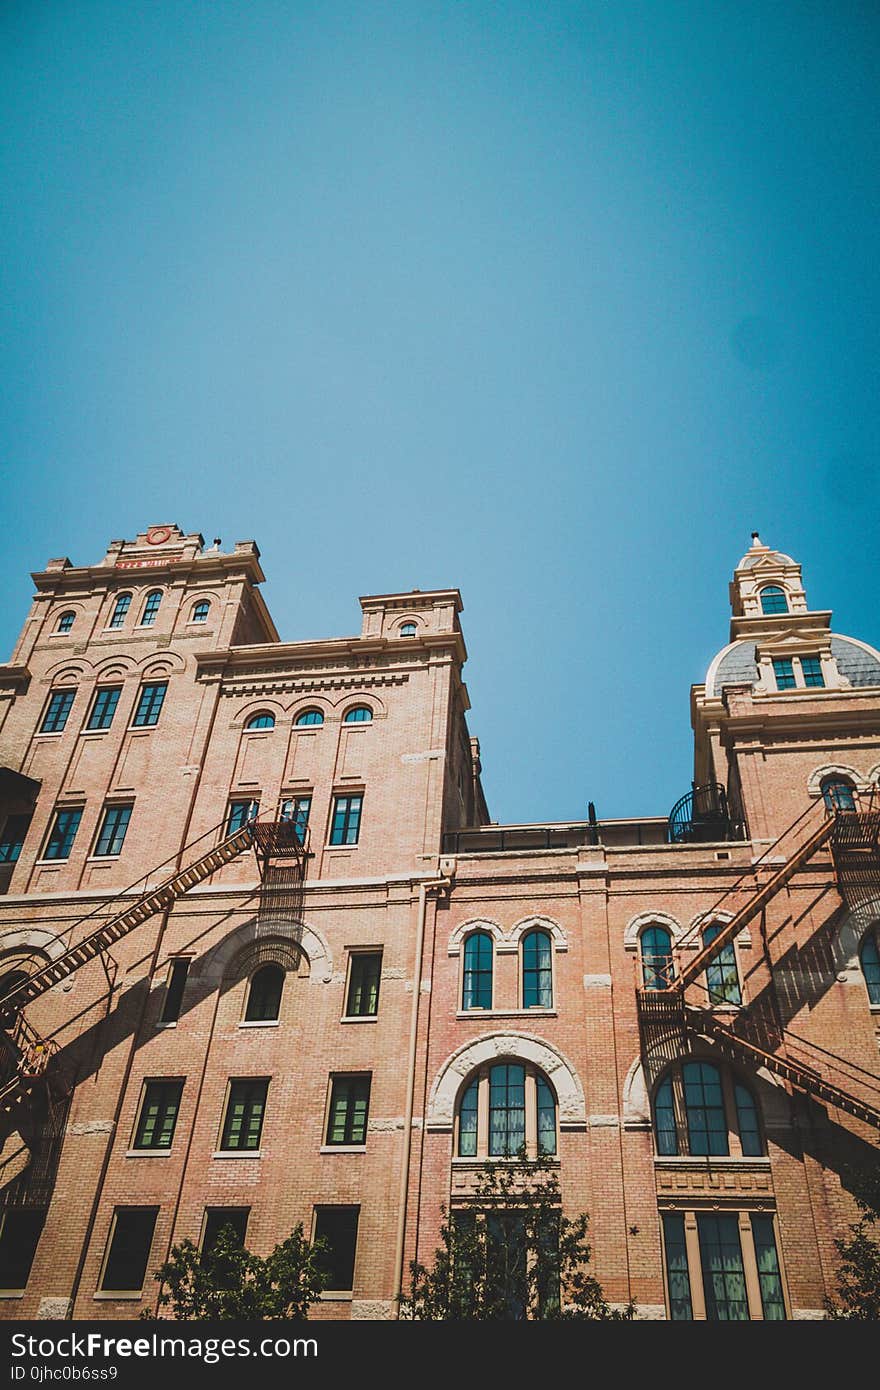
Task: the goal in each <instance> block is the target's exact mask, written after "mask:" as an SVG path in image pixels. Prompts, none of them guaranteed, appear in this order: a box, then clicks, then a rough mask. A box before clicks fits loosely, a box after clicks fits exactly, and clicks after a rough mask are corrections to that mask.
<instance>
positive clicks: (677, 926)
mask: <svg viewBox="0 0 880 1390" xmlns="http://www.w3.org/2000/svg"><path fill="white" fill-rule="evenodd" d="M646 927H665V928H666V930H667V931H668V932H671V933H672V940H673V942H675V943H677V942H678V941H679V940H680V938H681V937H682V936H684V928H683V927H682V925H681V923H680V922H679V921H677V919H676V918H675V917H670V915H669V913H668V912H640V913H639V914H638V916H637V917H632V918H630V921H629V923H628V924H627V928H626V931H625V932H624V934H623V944H624V946H625V947H626V949H627V950H628V951H637V950H638V949H639V937H640V936H641V934H642V932H643V931H644V930H645V928H646Z"/></svg>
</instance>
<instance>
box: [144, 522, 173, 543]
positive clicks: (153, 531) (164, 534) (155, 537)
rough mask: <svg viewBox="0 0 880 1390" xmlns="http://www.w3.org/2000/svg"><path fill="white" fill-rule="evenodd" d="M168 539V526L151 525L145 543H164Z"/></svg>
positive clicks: (169, 532)
mask: <svg viewBox="0 0 880 1390" xmlns="http://www.w3.org/2000/svg"><path fill="white" fill-rule="evenodd" d="M170 539H171V527H170V526H151V527H150V529H149V531H148V532H147V545H164V544H165V542H166V541H167V540H170Z"/></svg>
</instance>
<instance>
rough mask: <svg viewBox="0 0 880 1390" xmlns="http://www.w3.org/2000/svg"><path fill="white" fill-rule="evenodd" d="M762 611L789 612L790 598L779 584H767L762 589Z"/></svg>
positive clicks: (766, 612) (768, 612)
mask: <svg viewBox="0 0 880 1390" xmlns="http://www.w3.org/2000/svg"><path fill="white" fill-rule="evenodd" d="M761 612H762V613H765V614H771V613H787V612H788V599H787V598H786V596H785V590H784V589H780V587H779V585H778V584H767V585H766V586H765V587H764V588H763V589H762V590H761Z"/></svg>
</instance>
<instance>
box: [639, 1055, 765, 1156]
mask: <svg viewBox="0 0 880 1390" xmlns="http://www.w3.org/2000/svg"><path fill="white" fill-rule="evenodd" d="M654 1137H655V1141H656V1145H657V1153H658V1154H660V1155H674V1154H689V1155H690V1156H691V1157H707V1156H709V1157H718V1156H722V1157H723V1156H725V1155H727V1154H730V1153H731V1151H733V1152H734V1153H735V1154H737V1155H741V1156H742V1157H744V1158H756V1157H759V1156H760V1155H761V1154H763V1152H764V1146H763V1139H762V1136H761V1126H760V1123H759V1119H758V1108H757V1105H756V1103H755V1098H754V1096H753V1095H752V1093H751V1091H750V1090H749V1088H748V1086H746V1085H745V1084H744V1083H743V1082H742V1081H740V1080H739V1079H738V1078H737V1077H735V1076H734V1075H733V1073H732V1072H731V1071H730V1069H729V1068H727V1067H724V1068H722V1067H719V1066H716V1064H715V1063H714V1062H706V1061H700V1060H696V1059H694V1060H691V1061H688V1062H682V1063H680V1064H676V1065H675V1066H674V1067H672V1068H671V1070H670V1071H668V1072H667V1073H666V1075H665V1076H664V1077H663V1079H662V1081H661V1082H660V1084H659V1085H658V1087H657V1089H656V1091H655V1093H654Z"/></svg>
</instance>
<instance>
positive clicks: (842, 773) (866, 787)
mask: <svg viewBox="0 0 880 1390" xmlns="http://www.w3.org/2000/svg"><path fill="white" fill-rule="evenodd" d="M876 771H877V772H880V767H878V768H877V769H876ZM829 777H837V778H839V779H840V780H841V781H842V782H849V783H850V784H851V785H852V788H853V791H856V792H869V791H870V790H871V778H872V773H870V772H869V773H868V774H867V776H863V775H862V773H861V772H858V771H857V769H856V768H854V767H850V766H849V765H848V764H847V763H824V764H823V765H822V767H817V768H814V769H813V771H812V772H811V773H810V775H809V777H808V778H807V791H808V793H809V795H810V796H812V797H814V798H818V797H820V796H821V795H822V783H823V782H824V781H825V779H826V778H829Z"/></svg>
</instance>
